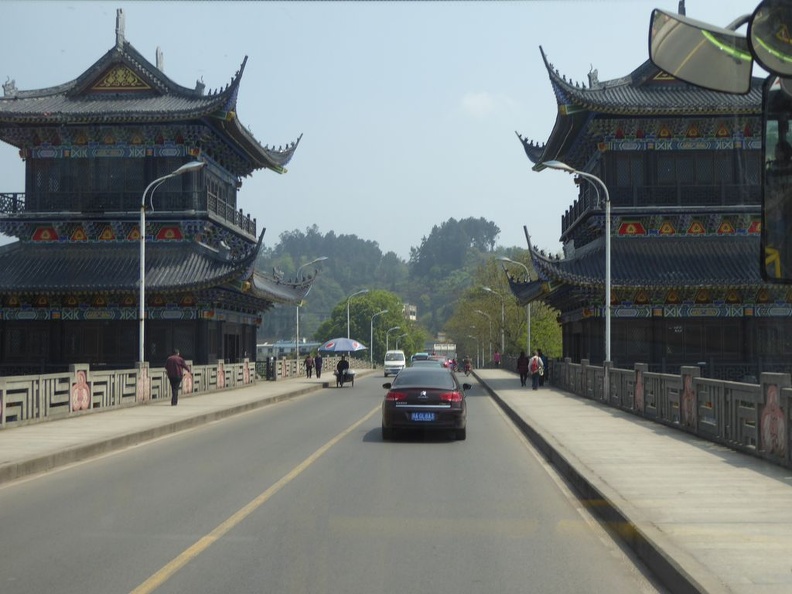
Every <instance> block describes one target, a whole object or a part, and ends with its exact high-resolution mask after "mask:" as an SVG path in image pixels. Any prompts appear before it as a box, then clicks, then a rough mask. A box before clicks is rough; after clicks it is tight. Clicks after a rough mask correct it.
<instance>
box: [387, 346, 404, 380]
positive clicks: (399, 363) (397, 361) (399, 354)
mask: <svg viewBox="0 0 792 594" xmlns="http://www.w3.org/2000/svg"><path fill="white" fill-rule="evenodd" d="M406 364H407V359H406V357H405V356H404V351H388V352H387V353H385V364H384V365H383V367H384V368H385V377H388V376H389V375H396V374H397V373H399V372H400V371H401V370H402V369H404V366H405V365H406Z"/></svg>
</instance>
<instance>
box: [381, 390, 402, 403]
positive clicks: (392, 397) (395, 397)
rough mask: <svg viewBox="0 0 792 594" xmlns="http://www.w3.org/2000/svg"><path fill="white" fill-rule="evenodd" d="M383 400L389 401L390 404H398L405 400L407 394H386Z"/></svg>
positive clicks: (391, 392) (392, 392)
mask: <svg viewBox="0 0 792 594" xmlns="http://www.w3.org/2000/svg"><path fill="white" fill-rule="evenodd" d="M385 400H390V401H391V402H400V401H402V400H407V394H405V393H404V392H394V391H390V392H388V394H387V396H385Z"/></svg>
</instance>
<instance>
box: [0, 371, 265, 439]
mask: <svg viewBox="0 0 792 594" xmlns="http://www.w3.org/2000/svg"><path fill="white" fill-rule="evenodd" d="M187 364H188V365H190V368H191V370H192V372H191V373H189V374H185V375H184V378H183V379H182V387H181V390H182V393H183V394H195V393H201V392H211V391H216V390H228V389H232V388H237V387H242V386H246V385H249V384H252V383H254V382H255V363H254V362H251V361H249V360H248V359H245V360H244V361H243V362H242V363H235V364H227V363H224V362H223V361H218V362H217V363H216V364H214V365H192V364H191V362H189V361H188V362H187ZM161 399H170V383H169V382H168V377H167V374H166V373H165V368H164V367H158V368H150V367H149V366H148V363H144V364H143V366H142V367H141V366H140V365H138V366H137V367H136V368H135V369H123V370H92V369H91V368H90V365H71V366H70V368H69V371H68V372H64V373H52V374H46V375H44V374H41V375H15V376H6V377H0V428H5V427H7V426H9V425H13V426H17V425H21V424H27V423H36V422H39V421H45V420H52V419H58V418H64V417H68V416H70V415H75V414H85V413H87V412H97V411H103V410H108V409H113V408H120V407H124V406H134V405H137V404H144V403H146V402H149V401H150V400H161Z"/></svg>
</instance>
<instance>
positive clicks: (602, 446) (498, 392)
mask: <svg viewBox="0 0 792 594" xmlns="http://www.w3.org/2000/svg"><path fill="white" fill-rule="evenodd" d="M359 373H362V375H366V374H368V373H371V372H369V371H362V372H359ZM475 373H476V375H477V376H478V378H479V380H480V382H481V383H482V385H483V386H484V387H485V389H487V390H488V391H489V393H490V394H491V395H492V397H493V398H494V399H495V400H496V402H498V403H499V404H500V405H501V406H502V407H503V409H504V410H505V411H506V412H507V414H509V416H510V417H511V418H512V419H513V420H514V422H515V423H516V424H517V425H518V426H519V427H520V429H521V430H522V431H523V432H524V433H525V434H526V435H528V436H529V437H530V438H531V440H532V441H533V443H534V444H535V445H536V446H537V447H538V448H539V449H540V450H541V451H542V452H543V453H544V454H545V455H546V456H547V457H548V458H549V459H550V460H551V461H552V462H553V464H554V465H555V466H556V467H557V468H558V469H559V470H560V471H561V472H562V473H563V474H564V475H565V476H566V477H567V478H568V479H569V480H570V481H571V482H572V483H574V484H575V485H576V487H577V488H578V489H580V491H581V492H582V493H583V494H584V496H585V497H586V499H587V501H588V504H589V505H590V506H592V508H593V509H594V510H595V511H597V512H598V513H600V514H601V515H603V516H604V517H605V518H606V519H608V520H609V521H610V522H611V525H612V526H614V527H615V528H616V530H617V531H618V532H619V535H620V536H621V537H622V539H624V540H625V541H626V542H627V543H628V544H629V545H630V546H631V547H632V548H633V549H634V550H635V551H637V553H638V554H639V555H640V556H641V558H642V559H643V560H644V562H645V563H646V564H647V566H649V567H650V569H651V570H652V571H653V572H654V573H655V574H656V575H658V576H659V577H660V578H661V579H662V580H663V582H664V583H665V584H666V585H667V587H668V589H669V591H671V592H673V593H674V594H676V593H678V592H680V593H683V592H708V593H711V594H718V593H727V592H731V593H739V594H743V593H745V594H747V593H752V594H776V593H778V594H780V593H782V592H783V593H785V594H786V593H788V592H792V471H789V470H785V469H783V468H781V467H777V466H774V465H771V464H769V463H766V462H764V461H762V460H759V459H758V458H753V457H751V456H747V455H744V454H739V453H736V452H732V451H731V450H728V449H726V448H724V447H721V446H718V445H716V444H713V443H709V442H706V441H702V440H699V439H697V438H694V437H692V436H690V435H688V434H686V433H683V432H681V431H676V430H674V429H671V428H667V427H664V426H663V425H658V424H654V423H651V422H649V421H645V420H643V419H640V418H638V417H635V416H633V415H630V414H627V413H624V412H621V411H619V410H616V409H613V408H609V407H606V406H602V405H600V404H597V403H595V402H592V401H590V400H586V399H583V398H579V397H576V396H572V395H569V394H567V393H565V392H561V391H558V390H555V389H553V388H550V387H544V388H541V389H540V390H538V391H533V390H531V389H530V388H529V387H527V388H521V387H520V382H519V379H518V377H517V375H516V374H514V373H511V372H508V371H504V370H501V369H497V370H494V369H484V370H477V371H476V372H475ZM330 377H331V379H332V376H330ZM325 381H326V380H325V378H322V379H321V380H317V379H315V378H314V379H305V378H295V379H288V380H281V381H277V382H266V381H262V382H259V383H258V384H255V385H253V386H251V387H248V388H240V389H237V390H228V391H221V392H212V393H209V394H198V395H193V396H189V397H182V398H180V399H179V405H178V406H177V407H171V406H170V401H169V400H164V401H162V402H154V403H151V404H148V405H144V406H135V407H129V408H123V409H118V410H113V411H107V412H101V413H93V414H85V415H81V416H78V417H75V418H70V419H63V420H58V421H49V422H43V423H39V424H35V425H27V426H22V427H15V428H10V429H4V430H2V431H0V452H2V453H0V484H2V483H4V482H7V481H10V480H13V479H15V478H19V477H23V476H26V475H29V474H32V473H36V472H41V471H45V470H48V469H52V468H56V467H58V466H62V465H65V464H69V463H72V462H77V461H79V460H82V459H85V458H87V457H90V456H94V455H98V454H102V453H105V452H110V451H112V450H115V449H118V448H122V447H127V446H131V445H134V444H137V443H141V442H143V441H146V440H149V439H154V438H157V437H160V436H163V435H166V434H169V433H173V432H175V431H180V430H182V429H186V428H189V427H194V426H198V425H201V424H204V423H208V422H211V421H214V420H217V419H221V418H224V417H227V416H230V415H233V414H237V413H240V412H244V411H247V410H252V409H254V408H259V407H261V406H266V405H268V404H272V403H274V402H279V401H282V400H286V399H288V398H294V397H296V396H299V395H302V394H307V393H310V392H313V391H316V390H321V389H323V388H322V386H323V383H325ZM330 389H335V388H330ZM469 421H470V423H471V424H475V422H476V421H475V419H474V418H471V419H470V420H469ZM467 446H475V442H471V441H470V440H468V442H467ZM467 446H466V447H467Z"/></svg>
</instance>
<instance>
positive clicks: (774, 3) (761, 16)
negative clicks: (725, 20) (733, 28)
mask: <svg viewBox="0 0 792 594" xmlns="http://www.w3.org/2000/svg"><path fill="white" fill-rule="evenodd" d="M791 27H792V3H790V2H789V0H764V1H763V2H760V3H759V6H757V7H756V10H755V11H754V13H753V15H752V16H751V20H750V22H749V24H748V39H749V40H750V46H751V51H752V52H753V55H754V58H755V59H756V61H757V62H758V63H759V64H760V65H761V66H762V67H763V68H764V69H765V70H767V71H768V72H771V73H773V74H777V75H778V76H792V30H790V28H791Z"/></svg>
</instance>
